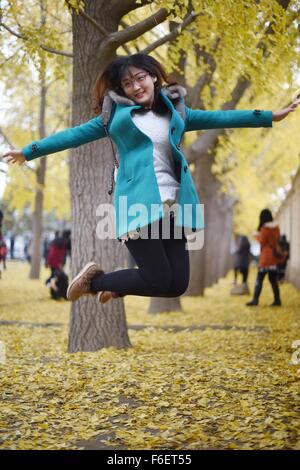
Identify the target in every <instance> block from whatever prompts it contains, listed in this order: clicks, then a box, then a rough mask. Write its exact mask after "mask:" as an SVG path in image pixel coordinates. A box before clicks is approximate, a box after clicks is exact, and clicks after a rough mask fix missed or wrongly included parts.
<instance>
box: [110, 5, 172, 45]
mask: <svg viewBox="0 0 300 470" xmlns="http://www.w3.org/2000/svg"><path fill="white" fill-rule="evenodd" d="M168 16H169V12H168V11H167V10H166V8H161V9H160V10H159V11H158V12H156V13H154V14H153V15H151V16H149V18H146V19H145V20H143V21H141V22H140V23H137V24H135V25H134V26H129V27H128V28H126V29H122V30H121V31H117V32H115V33H111V34H109V36H108V37H107V40H106V45H107V44H108V43H114V44H115V45H116V46H117V47H118V46H122V45H123V44H125V43H126V42H129V41H133V40H134V39H137V38H138V37H140V36H141V35H142V34H144V33H146V32H147V31H149V30H151V29H152V28H154V27H155V26H157V25H159V24H160V23H163V22H164V21H165V20H166V19H167V17H168Z"/></svg>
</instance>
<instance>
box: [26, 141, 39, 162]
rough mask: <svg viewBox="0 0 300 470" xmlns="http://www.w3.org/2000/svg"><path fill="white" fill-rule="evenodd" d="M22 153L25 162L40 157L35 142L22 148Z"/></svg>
mask: <svg viewBox="0 0 300 470" xmlns="http://www.w3.org/2000/svg"><path fill="white" fill-rule="evenodd" d="M22 153H23V155H24V157H25V159H26V160H27V161H30V160H34V159H35V158H38V157H39V156H40V155H39V151H38V145H37V143H36V142H31V144H28V145H26V146H25V147H23V148H22Z"/></svg>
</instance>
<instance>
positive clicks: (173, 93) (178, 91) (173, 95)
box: [101, 85, 187, 122]
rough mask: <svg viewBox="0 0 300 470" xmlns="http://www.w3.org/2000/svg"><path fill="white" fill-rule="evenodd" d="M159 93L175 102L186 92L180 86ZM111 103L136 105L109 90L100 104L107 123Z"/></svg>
mask: <svg viewBox="0 0 300 470" xmlns="http://www.w3.org/2000/svg"><path fill="white" fill-rule="evenodd" d="M161 91H162V92H163V94H164V95H166V96H167V97H168V98H169V99H170V100H175V99H178V98H183V97H184V96H186V94H187V91H186V89H185V88H184V87H182V86H181V85H169V86H163V87H161ZM113 103H116V104H125V105H127V106H134V105H135V104H136V102H135V101H133V100H131V99H130V98H127V97H126V96H122V95H119V94H118V93H116V92H115V91H113V90H109V91H108V92H107V94H106V95H105V96H104V99H103V104H102V113H101V114H102V116H103V119H104V122H105V121H108V119H109V116H110V114H111V108H112V105H113Z"/></svg>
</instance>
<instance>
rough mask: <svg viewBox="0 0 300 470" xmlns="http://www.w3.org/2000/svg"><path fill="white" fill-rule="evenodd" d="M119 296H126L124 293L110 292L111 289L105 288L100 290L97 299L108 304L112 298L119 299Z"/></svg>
mask: <svg viewBox="0 0 300 470" xmlns="http://www.w3.org/2000/svg"><path fill="white" fill-rule="evenodd" d="M119 297H124V295H120V294H117V293H116V292H110V291H109V290H103V291H101V292H98V295H97V300H98V302H100V304H106V302H108V301H109V300H111V299H118V298H119Z"/></svg>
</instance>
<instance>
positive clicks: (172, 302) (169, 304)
mask: <svg viewBox="0 0 300 470" xmlns="http://www.w3.org/2000/svg"><path fill="white" fill-rule="evenodd" d="M181 311H182V308H181V302H180V297H172V298H170V297H168V298H165V297H151V301H150V304H149V307H148V313H152V314H154V313H163V312H181Z"/></svg>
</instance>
